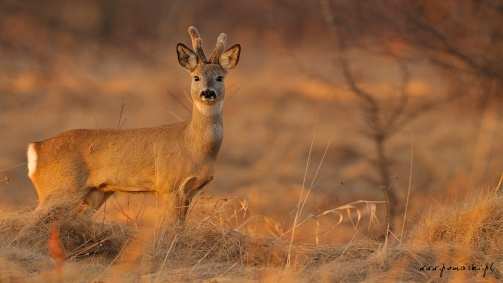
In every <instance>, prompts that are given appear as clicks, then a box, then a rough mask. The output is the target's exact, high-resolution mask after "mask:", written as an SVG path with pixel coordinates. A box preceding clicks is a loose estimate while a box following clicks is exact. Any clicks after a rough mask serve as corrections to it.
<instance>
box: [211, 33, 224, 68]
mask: <svg viewBox="0 0 503 283" xmlns="http://www.w3.org/2000/svg"><path fill="white" fill-rule="evenodd" d="M225 44H227V35H226V34H225V33H221V34H219V35H218V37H217V44H216V46H215V49H213V52H211V55H210V63H214V64H217V63H218V60H219V59H220V55H222V53H223V52H224V49H225Z"/></svg>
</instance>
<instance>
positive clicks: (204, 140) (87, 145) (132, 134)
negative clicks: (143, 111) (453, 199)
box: [30, 27, 239, 220]
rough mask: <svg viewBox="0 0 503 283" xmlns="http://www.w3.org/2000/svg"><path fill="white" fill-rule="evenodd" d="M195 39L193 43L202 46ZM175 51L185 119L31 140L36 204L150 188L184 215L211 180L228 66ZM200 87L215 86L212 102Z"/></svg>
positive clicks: (96, 203)
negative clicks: (181, 70)
mask: <svg viewBox="0 0 503 283" xmlns="http://www.w3.org/2000/svg"><path fill="white" fill-rule="evenodd" d="M194 30H195V28H192V27H191V28H190V29H189V33H190V32H194ZM196 32H197V30H196ZM197 34H198V33H197ZM191 35H192V33H191ZM198 40H199V41H198V42H195V44H197V46H195V47H200V44H201V42H200V41H201V40H200V38H198ZM180 46H182V47H181V49H179V47H180ZM180 50H181V51H182V53H180ZM177 52H178V59H179V62H180V65H182V66H183V67H185V68H186V69H188V70H189V71H190V72H191V76H192V84H191V98H192V100H193V104H194V106H193V111H192V118H191V119H190V121H185V122H181V123H177V124H171V125H165V126H160V127H154V128H141V129H127V130H115V129H97V130H71V131H67V132H64V133H62V134H60V135H58V136H56V137H53V138H49V139H47V140H44V141H41V142H36V143H32V147H33V149H34V151H35V153H36V167H35V168H34V171H33V172H31V174H30V178H31V180H32V182H33V184H34V186H35V188H36V190H37V193H38V197H39V207H40V206H44V205H45V204H46V203H47V201H48V200H49V199H51V198H57V197H62V196H67V195H72V196H74V195H77V196H79V197H80V198H81V199H82V200H83V201H84V202H86V203H87V204H88V205H89V206H90V207H91V208H93V209H95V210H96V209H98V208H99V207H100V206H101V205H102V204H103V203H104V202H105V201H106V199H107V198H108V197H109V196H110V195H112V194H113V193H114V192H117V191H124V192H155V193H158V194H159V196H161V198H163V199H164V203H165V204H166V205H168V207H170V208H177V209H176V210H177V214H178V218H179V219H180V220H183V219H184V217H185V214H186V212H187V207H188V206H189V205H190V201H191V199H192V198H193V197H194V196H195V195H196V194H197V192H198V191H200V190H201V189H202V188H204V186H205V185H207V184H208V183H209V182H210V181H211V180H212V179H213V175H214V164H215V161H216V159H217V155H218V152H219V149H220V145H221V143H222V139H223V124H222V107H223V99H224V96H225V95H224V92H225V89H224V84H223V77H224V76H225V75H226V73H227V71H226V69H225V68H224V67H223V66H222V65H220V64H213V63H204V61H203V60H193V59H194V58H189V57H190V56H198V55H196V53H194V52H193V51H192V50H190V49H188V47H186V46H185V45H182V44H179V45H178V46H177ZM234 53H235V51H234ZM238 54H239V51H238ZM237 59H238V58H235V61H236V62H235V63H237ZM194 62H197V65H192V64H193V63H194ZM234 65H235V64H234ZM196 77H197V80H196ZM205 90H212V91H214V93H215V94H216V95H215V99H214V100H212V101H207V100H204V99H202V92H203V91H205Z"/></svg>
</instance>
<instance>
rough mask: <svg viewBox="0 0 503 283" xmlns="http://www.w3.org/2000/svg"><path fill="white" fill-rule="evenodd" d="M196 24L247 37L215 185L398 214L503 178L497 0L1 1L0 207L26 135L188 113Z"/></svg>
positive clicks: (12, 201)
mask: <svg viewBox="0 0 503 283" xmlns="http://www.w3.org/2000/svg"><path fill="white" fill-rule="evenodd" d="M189 25H195V26H197V27H198V28H199V30H200V32H201V34H202V37H203V40H204V43H203V45H204V46H205V49H206V50H207V52H210V50H211V49H212V48H213V46H214V44H215V41H216V36H217V35H218V33H220V32H226V33H227V34H228V36H229V44H233V43H240V44H241V45H242V47H243V51H242V53H241V59H240V64H239V66H238V67H237V68H236V69H235V70H233V71H232V72H231V74H230V76H229V79H228V80H227V93H228V95H227V96H226V106H225V121H224V125H225V139H224V145H223V148H222V150H221V153H220V157H219V162H218V166H217V169H216V179H215V181H214V182H213V183H212V184H211V185H210V186H209V187H208V189H207V192H208V193H211V194H216V195H222V196H226V197H227V196H228V197H240V198H246V199H247V200H248V202H249V204H250V209H251V210H252V211H253V212H256V213H260V214H266V215H273V216H275V217H276V219H277V220H278V221H280V222H288V221H290V220H291V218H292V217H293V212H294V211H295V207H296V203H297V199H298V193H299V190H300V189H301V187H302V184H303V180H306V181H305V182H304V184H305V186H306V187H309V188H312V194H311V195H310V199H309V202H308V205H307V208H306V209H307V210H308V211H309V213H316V212H319V211H324V210H326V209H330V208H333V207H336V206H340V205H342V204H344V203H347V202H351V201H355V200H359V199H364V200H376V201H379V200H389V201H391V202H392V203H394V204H395V205H393V207H394V211H392V212H391V213H392V214H393V215H394V216H397V215H400V213H402V212H403V210H404V206H405V203H406V200H407V199H410V204H409V205H410V206H411V208H410V209H411V211H412V214H414V213H421V212H424V211H425V210H426V209H427V208H428V205H429V204H432V203H439V202H443V201H446V200H452V199H453V198H456V197H460V196H461V195H464V194H466V193H473V192H476V191H477V190H480V189H481V188H484V187H486V186H489V185H493V184H494V183H495V182H497V180H498V178H499V177H500V175H501V173H502V172H503V159H502V158H501V157H502V156H503V147H502V146H501V141H502V140H503V126H502V123H501V121H502V117H501V116H502V112H503V111H502V110H503V107H502V101H503V96H502V93H501V87H502V85H503V84H502V83H503V1H498V0H487V1H475V0H461V1H454V0H452V1H450V0H449V1H433V0H413V1H397V0H382V1H351V0H332V1H329V0H321V1H300V0H288V1H287V0H274V1H272V0H267V1H266V0H257V1H223V0H215V1H201V0H193V1H176V0H174V1H160V0H148V1H132V0H121V1H118V0H107V1H103V0H101V1H98V0H47V1H15V0H2V1H0V66H1V67H0V133H1V134H0V190H1V193H2V194H1V197H0V206H1V207H4V208H15V207H20V206H23V207H24V206H26V207H33V206H34V205H35V203H36V195H35V192H34V190H33V189H32V187H31V184H30V183H29V181H28V179H27V177H26V169H25V168H26V164H25V149H26V146H27V144H28V143H29V142H31V141H37V140H42V139H45V138H48V137H51V136H53V135H55V134H57V133H59V132H61V131H64V130H68V129H73V128H133V127H150V126H156V125H160V124H166V123H172V122H176V121H179V120H185V119H188V118H189V117H190V109H191V102H190V100H189V96H188V92H189V83H190V79H189V76H188V74H187V73H186V72H185V71H184V69H182V68H181V67H180V66H179V65H178V63H177V59H176V52H175V46H176V43H178V42H184V43H186V44H187V43H189V37H188V35H187V33H186V30H187V27H188V26H189ZM408 196H409V197H408ZM117 198H120V196H118V197H117ZM128 198H129V197H128ZM109 202H111V201H109ZM378 211H379V213H384V207H383V206H378Z"/></svg>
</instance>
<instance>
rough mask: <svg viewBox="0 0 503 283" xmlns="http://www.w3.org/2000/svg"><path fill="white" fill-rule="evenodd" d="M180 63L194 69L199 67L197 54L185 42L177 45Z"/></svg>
mask: <svg viewBox="0 0 503 283" xmlns="http://www.w3.org/2000/svg"><path fill="white" fill-rule="evenodd" d="M176 54H177V55H178V63H180V65H181V66H182V67H184V68H185V69H187V70H189V71H193V70H194V69H195V68H196V67H197V55H196V53H194V51H192V50H191V49H190V48H188V47H187V46H186V45H185V44H183V43H178V44H177V45H176Z"/></svg>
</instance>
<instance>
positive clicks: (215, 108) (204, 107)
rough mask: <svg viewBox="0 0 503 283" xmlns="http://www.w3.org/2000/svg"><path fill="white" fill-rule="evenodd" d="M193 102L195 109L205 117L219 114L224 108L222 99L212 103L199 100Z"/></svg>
mask: <svg viewBox="0 0 503 283" xmlns="http://www.w3.org/2000/svg"><path fill="white" fill-rule="evenodd" d="M194 103H195V104H196V108H197V111H199V113H201V114H203V115H204V116H207V117H209V116H216V115H220V113H222V109H223V108H224V102H223V101H219V102H217V103H215V104H213V105H208V104H206V103H204V102H200V101H195V102H194Z"/></svg>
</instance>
